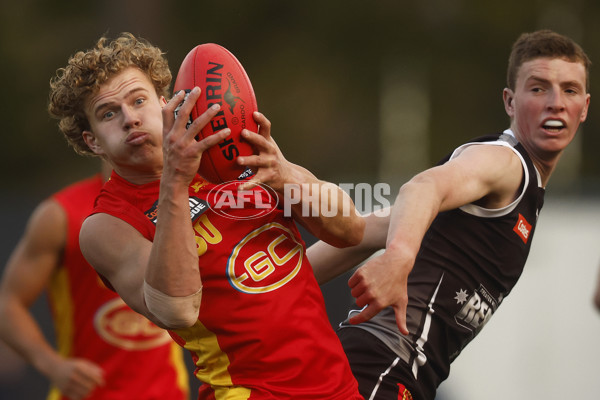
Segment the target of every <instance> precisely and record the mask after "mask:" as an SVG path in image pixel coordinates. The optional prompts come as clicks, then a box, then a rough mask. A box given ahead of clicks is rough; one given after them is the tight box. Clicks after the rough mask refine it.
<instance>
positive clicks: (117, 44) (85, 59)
mask: <svg viewBox="0 0 600 400" xmlns="http://www.w3.org/2000/svg"><path fill="white" fill-rule="evenodd" d="M132 66H133V67H136V68H139V69H140V70H141V71H142V72H144V73H145V74H146V75H147V76H148V78H149V79H150V81H151V82H152V84H153V85H154V88H155V89H156V94H157V95H158V96H164V97H166V98H168V94H169V85H170V84H171V79H172V75H171V70H170V69H169V64H168V62H167V59H166V58H165V57H164V53H163V52H162V51H161V50H160V49H159V48H158V47H156V46H153V45H152V44H150V43H149V42H147V41H146V40H144V39H139V38H136V37H135V36H134V35H132V34H131V33H127V32H125V33H122V34H120V35H119V37H117V38H116V39H114V40H112V41H108V39H107V38H106V37H101V38H100V39H99V40H98V42H97V43H96V46H95V47H94V48H92V49H90V50H87V51H85V52H84V51H79V52H77V53H76V54H75V55H74V56H72V57H71V58H69V61H68V63H67V66H66V67H64V68H59V69H58V70H57V71H56V76H54V77H53V78H52V79H51V80H50V98H49V104H48V112H49V113H50V115H51V116H52V117H54V118H56V119H58V120H59V122H58V126H59V128H60V130H61V131H62V132H63V134H64V135H65V137H66V139H67V142H68V143H69V144H70V145H71V146H73V148H74V149H75V151H76V152H77V153H79V154H84V155H94V153H93V152H92V151H91V150H90V149H89V148H88V146H87V144H86V143H85V141H84V140H83V137H82V132H83V131H84V130H88V129H90V125H89V122H88V120H87V117H86V115H85V102H86V100H87V99H88V98H89V96H90V95H93V94H94V93H96V92H97V91H98V89H99V88H100V86H101V85H102V84H104V83H106V81H108V80H109V79H110V78H111V77H113V76H114V75H116V74H118V73H120V72H122V71H123V70H125V69H127V68H129V67H132Z"/></svg>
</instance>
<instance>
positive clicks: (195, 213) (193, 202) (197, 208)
mask: <svg viewBox="0 0 600 400" xmlns="http://www.w3.org/2000/svg"><path fill="white" fill-rule="evenodd" d="M189 202H190V216H191V217H192V222H195V221H196V220H197V219H198V217H199V216H200V215H202V213H204V212H205V211H206V210H208V207H209V206H208V202H207V201H206V200H202V199H200V198H198V197H190V198H189Z"/></svg>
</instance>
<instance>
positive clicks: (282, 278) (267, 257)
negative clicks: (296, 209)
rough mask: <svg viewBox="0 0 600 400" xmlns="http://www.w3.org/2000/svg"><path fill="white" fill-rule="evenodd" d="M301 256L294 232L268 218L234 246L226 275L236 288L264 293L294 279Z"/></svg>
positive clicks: (241, 290)
mask: <svg viewBox="0 0 600 400" xmlns="http://www.w3.org/2000/svg"><path fill="white" fill-rule="evenodd" d="M257 249H262V250H258V251H257ZM303 259H304V249H303V246H302V244H301V243H300V242H299V241H298V239H296V237H295V236H294V233H293V232H292V231H291V230H289V229H288V228H286V227H285V226H283V225H281V224H279V223H276V222H272V223H270V224H266V225H263V226H261V227H260V228H258V229H255V230H254V231H252V232H250V233H249V234H248V235H246V237H244V238H243V239H242V240H241V241H240V242H239V243H238V244H237V245H236V246H235V248H234V249H233V251H232V252H231V255H230V256H229V260H228V262H227V276H228V278H229V283H231V286H233V287H234V288H236V289H237V290H239V291H240V292H244V293H249V294H259V293H266V292H270V291H273V290H277V289H279V288H280V287H282V286H283V285H285V284H286V283H288V282H290V281H291V280H292V279H294V277H295V276H296V275H297V274H298V272H299V271H300V268H301V267H302V261H303Z"/></svg>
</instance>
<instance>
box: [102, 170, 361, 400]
mask: <svg viewBox="0 0 600 400" xmlns="http://www.w3.org/2000/svg"><path fill="white" fill-rule="evenodd" d="M240 182H241V181H237V184H239V183H240ZM237 184H236V183H234V184H233V186H231V185H230V186H228V184H225V185H213V184H209V183H207V182H205V181H203V180H202V179H201V178H200V177H199V176H196V178H195V179H194V181H193V182H192V184H191V185H190V189H189V201H190V218H191V220H192V225H193V229H194V232H195V235H196V243H197V250H198V256H199V258H198V264H199V270H200V275H201V277H202V285H203V289H202V303H201V306H200V312H199V315H198V321H197V322H196V324H195V325H194V326H192V327H190V328H188V329H178V330H172V331H170V333H171V336H172V337H173V339H174V340H175V341H176V342H177V343H179V344H180V345H181V346H183V347H185V348H186V349H188V350H189V351H190V352H191V354H192V358H193V360H194V362H195V364H196V367H197V368H196V370H195V375H196V377H197V378H198V379H199V380H200V381H202V382H204V383H206V384H205V385H202V387H201V389H200V394H199V398H200V399H296V400H298V399H314V400H317V399H318V400H326V399H339V400H348V399H362V397H361V396H360V395H359V394H358V385H357V383H356V380H355V379H354V377H353V376H352V373H351V371H350V366H349V364H348V361H347V359H346V356H345V354H344V352H343V349H342V347H341V344H340V342H339V340H338V339H337V337H336V335H335V332H334V331H333V329H332V327H331V325H330V323H329V321H328V318H327V314H326V311H325V303H324V300H323V297H322V294H321V291H320V288H319V286H318V284H317V282H316V280H315V278H314V276H313V272H312V267H311V266H310V264H309V262H308V260H307V258H306V254H305V244H304V242H303V241H302V239H301V237H300V234H299V232H298V230H297V227H296V225H295V223H294V221H293V219H292V218H290V217H285V216H284V212H283V210H282V209H281V208H278V207H276V206H275V204H274V202H275V199H276V196H269V195H268V192H266V191H265V190H261V189H260V188H254V189H252V191H250V192H248V191H245V192H244V193H245V195H243V194H241V193H242V192H238V191H237V188H236V186H237ZM159 185H160V182H159V181H155V182H151V183H148V184H145V185H134V184H131V183H129V182H127V181H126V180H124V179H123V178H121V177H120V176H118V175H117V174H116V173H113V175H112V177H111V179H110V181H108V182H107V184H106V185H105V187H104V189H103V191H102V194H101V195H100V197H99V198H98V201H97V203H96V207H95V210H94V212H96V213H99V212H102V213H107V214H110V215H113V216H115V217H118V218H120V219H122V220H124V221H125V222H127V223H129V224H130V225H132V226H133V227H134V228H136V229H137V230H138V231H139V232H140V233H141V234H142V235H143V236H144V237H146V238H147V239H148V240H150V241H152V240H153V238H154V233H155V224H156V221H157V219H160V210H157V205H158V194H159ZM228 188H229V189H228ZM248 194H249V196H248ZM244 199H245V201H247V202H248V203H246V205H248V204H249V206H248V207H241V206H240V204H241V203H240V200H244ZM243 202H244V201H242V203H243ZM265 205H266V207H265ZM260 210H262V211H260ZM258 211H259V212H258Z"/></svg>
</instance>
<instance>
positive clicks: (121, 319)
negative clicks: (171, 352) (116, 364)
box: [94, 297, 171, 350]
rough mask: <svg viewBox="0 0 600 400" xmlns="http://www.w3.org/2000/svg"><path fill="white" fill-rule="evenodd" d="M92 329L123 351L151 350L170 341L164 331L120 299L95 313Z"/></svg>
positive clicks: (110, 302)
mask: <svg viewBox="0 0 600 400" xmlns="http://www.w3.org/2000/svg"><path fill="white" fill-rule="evenodd" d="M94 328H95V329H96V331H97V332H98V335H99V336H100V337H101V338H102V339H104V340H105V341H106V342H108V343H110V344H112V345H113V346H115V347H118V348H121V349H125V350H146V349H152V348H156V347H159V346H162V345H163V344H166V343H169V341H170V340H171V337H170V336H169V334H168V333H167V331H166V330H164V329H161V328H159V327H158V326H156V325H154V324H153V323H152V322H150V321H149V320H148V319H146V318H144V317H143V316H142V315H140V314H138V313H136V312H135V311H133V310H132V309H131V308H129V307H128V306H127V305H125V303H124V302H123V300H122V299H121V298H120V297H116V298H114V299H112V300H110V301H108V302H106V303H105V304H104V305H103V306H102V307H100V308H99V309H98V311H96V314H95V315H94Z"/></svg>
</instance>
